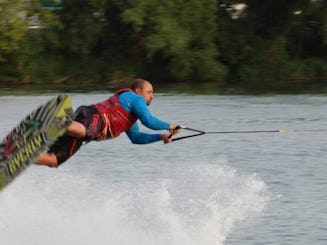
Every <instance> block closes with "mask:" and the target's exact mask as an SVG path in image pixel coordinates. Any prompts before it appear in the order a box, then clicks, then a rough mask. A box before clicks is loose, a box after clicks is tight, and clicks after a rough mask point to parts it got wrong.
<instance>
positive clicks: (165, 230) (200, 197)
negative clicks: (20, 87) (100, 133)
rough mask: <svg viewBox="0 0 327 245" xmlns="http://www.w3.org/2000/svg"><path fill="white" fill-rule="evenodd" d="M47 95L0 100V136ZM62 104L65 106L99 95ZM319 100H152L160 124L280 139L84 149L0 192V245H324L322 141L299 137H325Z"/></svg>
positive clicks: (217, 137)
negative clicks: (271, 131)
mask: <svg viewBox="0 0 327 245" xmlns="http://www.w3.org/2000/svg"><path fill="white" fill-rule="evenodd" d="M53 96H55V94H51V93H50V94H46V95H42V96H41V95H40V96H11V95H6V96H1V97H0V117H1V120H0V135H1V137H4V136H5V135H6V133H7V132H8V131H9V130H10V129H11V128H12V127H13V126H14V125H16V124H17V123H18V122H19V121H20V120H21V119H22V118H23V117H24V116H25V115H26V114H27V113H28V112H30V111H31V110H33V109H35V108H36V107H37V106H38V105H40V104H42V103H43V102H44V101H46V100H48V99H50V98H52V97H53ZM71 96H72V99H73V102H74V106H75V107H77V106H78V105H81V104H91V103H94V102H98V101H100V100H103V99H105V98H106V97H107V96H108V94H104V93H98V94H71ZM326 102H327V97H325V96H319V95H283V96H278V95H275V96H267V95H265V96H221V95H220V96H218V95H217V96H216V95H211V96H210V95H206V96H204V95H198V96H192V95H169V94H160V95H157V96H156V98H155V100H154V102H153V104H152V105H151V110H152V112H153V113H154V114H155V115H157V116H158V117H160V118H162V119H165V120H167V121H170V122H175V123H180V124H183V125H186V126H189V127H193V128H198V129H202V130H206V131H231V130H275V129H284V128H285V129H290V132H289V133H285V134H282V133H260V134H212V135H209V134H208V135H203V136H199V137H194V138H190V139H185V140H181V141H177V142H174V143H172V144H168V145H164V144H162V143H161V142H158V143H154V144H150V145H142V146H139V145H133V144H131V143H130V142H129V140H128V139H127V137H126V136H125V135H122V136H120V137H119V138H117V139H114V140H109V141H104V142H92V143H90V144H87V145H85V146H84V147H83V148H82V149H81V150H80V151H79V152H78V153H77V154H76V155H75V156H74V157H73V158H71V159H70V160H69V161H67V162H66V163H65V164H64V165H62V166H61V167H60V168H58V169H51V168H47V167H40V166H35V165H32V166H31V167H29V168H28V169H27V170H26V171H25V172H24V173H23V174H22V175H21V176H19V178H17V180H15V181H14V182H13V183H12V184H11V185H10V186H9V187H8V188H6V189H5V190H3V191H2V192H0V206H1V211H0V242H1V244H4V243H6V244H11V245H21V244H31V245H38V244H40V245H41V244H42V245H44V244H48V245H50V244H63V245H65V244H67V245H68V244H69V245H71V244H82V245H83V244H85V245H89V244H93V245H102V244H117V245H121V244H123V245H124V244H126V245H127V244H128V245H130V244H140V245H153V244H156V245H168V244H169V245H181V244H185V245H199V244H201V245H210V244H215V245H216V244H249V245H250V244H326V242H327V235H326V234H327V233H326V227H327V198H326V187H327V180H326V175H327V167H326V136H327V132H323V131H321V132H312V131H301V130H302V129H327V124H326V122H327V120H326V115H325V114H326V111H327V103H326ZM142 129H144V128H142ZM144 130H146V131H148V130H147V129H144ZM292 130H300V131H297V132H293V131H292ZM182 133H184V134H185V133H187V132H182Z"/></svg>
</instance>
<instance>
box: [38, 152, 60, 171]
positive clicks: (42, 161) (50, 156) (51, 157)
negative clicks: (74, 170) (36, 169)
mask: <svg viewBox="0 0 327 245" xmlns="http://www.w3.org/2000/svg"><path fill="white" fill-rule="evenodd" d="M35 164H38V165H46V166H49V167H52V168H55V167H57V166H58V160H57V157H56V155H55V154H54V153H43V154H41V155H40V156H39V157H38V158H37V160H36V162H35Z"/></svg>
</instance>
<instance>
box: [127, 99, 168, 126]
mask: <svg viewBox="0 0 327 245" xmlns="http://www.w3.org/2000/svg"><path fill="white" fill-rule="evenodd" d="M131 112H132V113H133V114H134V115H136V116H137V117H138V119H139V120H140V121H141V123H142V124H143V125H144V126H146V127H148V128H150V129H153V130H169V129H170V124H169V123H168V122H165V121H162V120H160V119H158V118H156V117H155V116H153V115H152V114H151V112H150V110H149V109H148V106H147V105H146V102H145V100H144V99H143V98H142V97H136V98H135V99H134V100H133V103H132V107H131Z"/></svg>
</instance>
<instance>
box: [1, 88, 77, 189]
mask: <svg viewBox="0 0 327 245" xmlns="http://www.w3.org/2000/svg"><path fill="white" fill-rule="evenodd" d="M72 118H73V109H72V102H71V99H70V97H69V96H68V95H65V94H61V95H59V96H57V97H56V98H53V99H51V100H49V101H48V102H47V103H45V104H43V105H41V106H40V107H38V108H37V109H36V110H34V111H33V112H31V113H30V114H28V115H27V116H26V117H25V118H24V119H23V120H22V121H21V122H20V123H19V124H18V125H17V126H16V127H15V128H14V129H13V130H11V131H10V132H9V133H8V135H7V136H6V137H5V138H4V139H3V141H2V142H1V143H0V190H1V189H3V188H4V187H5V186H7V185H8V184H9V183H10V182H11V181H13V180H14V179H15V177H16V176H17V175H19V174H20V173H21V172H22V171H23V170H24V169H26V167H27V166H28V165H29V164H30V163H32V162H33V160H35V158H37V157H38V156H39V155H40V154H41V153H42V152H44V151H46V150H47V149H48V148H49V147H50V146H51V145H52V144H53V143H54V142H55V141H56V140H57V138H58V137H60V136H62V135H63V134H64V133H65V131H66V127H67V125H68V124H69V123H70V122H72Z"/></svg>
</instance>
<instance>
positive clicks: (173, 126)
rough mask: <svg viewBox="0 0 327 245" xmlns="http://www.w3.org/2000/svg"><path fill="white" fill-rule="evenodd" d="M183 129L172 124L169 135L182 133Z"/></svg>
mask: <svg viewBox="0 0 327 245" xmlns="http://www.w3.org/2000/svg"><path fill="white" fill-rule="evenodd" d="M180 129H181V127H180V126H178V125H175V124H171V125H170V127H169V133H170V134H171V135H175V134H177V133H178V132H179V131H180Z"/></svg>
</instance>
